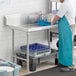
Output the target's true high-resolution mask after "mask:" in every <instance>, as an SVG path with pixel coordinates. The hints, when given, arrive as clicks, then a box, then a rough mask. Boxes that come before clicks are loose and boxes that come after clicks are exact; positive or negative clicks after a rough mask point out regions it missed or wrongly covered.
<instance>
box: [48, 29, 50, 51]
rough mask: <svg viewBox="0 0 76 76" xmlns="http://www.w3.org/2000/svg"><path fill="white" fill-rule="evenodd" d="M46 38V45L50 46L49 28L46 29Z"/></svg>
mask: <svg viewBox="0 0 76 76" xmlns="http://www.w3.org/2000/svg"><path fill="white" fill-rule="evenodd" d="M47 40H48V45H49V47H50V29H47ZM50 49H51V47H50ZM50 51H51V50H50Z"/></svg>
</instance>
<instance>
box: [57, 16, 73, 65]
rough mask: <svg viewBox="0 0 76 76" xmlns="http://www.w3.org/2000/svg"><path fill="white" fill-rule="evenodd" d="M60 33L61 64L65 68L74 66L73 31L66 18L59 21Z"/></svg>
mask: <svg viewBox="0 0 76 76" xmlns="http://www.w3.org/2000/svg"><path fill="white" fill-rule="evenodd" d="M58 32H59V55H58V56H59V60H58V61H59V63H61V64H62V65H64V66H71V65H72V31H71V28H70V25H69V23H68V21H67V19H66V17H65V16H64V17H63V18H60V19H59V21H58Z"/></svg>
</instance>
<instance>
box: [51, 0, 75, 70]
mask: <svg viewBox="0 0 76 76" xmlns="http://www.w3.org/2000/svg"><path fill="white" fill-rule="evenodd" d="M60 2H61V6H60V8H59V10H58V12H57V14H56V16H55V17H54V19H53V21H52V25H54V23H55V22H56V21H58V32H59V56H58V62H59V64H61V65H62V66H63V67H61V71H73V70H74V69H73V68H74V67H73V48H72V45H73V38H74V33H75V10H74V6H73V5H72V4H73V3H72V2H70V0H60Z"/></svg>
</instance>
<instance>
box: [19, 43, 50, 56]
mask: <svg viewBox="0 0 76 76" xmlns="http://www.w3.org/2000/svg"><path fill="white" fill-rule="evenodd" d="M20 49H21V51H20V53H21V54H26V53H27V45H23V46H21V47H20ZM50 54H51V49H50V47H49V46H47V45H44V44H40V43H33V44H30V45H29V55H30V56H32V57H42V56H47V55H50Z"/></svg>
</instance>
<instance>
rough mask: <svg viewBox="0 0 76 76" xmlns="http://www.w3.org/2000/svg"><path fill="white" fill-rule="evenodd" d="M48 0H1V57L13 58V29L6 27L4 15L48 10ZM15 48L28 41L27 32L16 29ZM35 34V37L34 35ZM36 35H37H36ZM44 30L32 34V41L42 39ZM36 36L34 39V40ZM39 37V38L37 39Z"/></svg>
mask: <svg viewBox="0 0 76 76" xmlns="http://www.w3.org/2000/svg"><path fill="white" fill-rule="evenodd" d="M47 5H48V1H47V0H0V58H2V59H8V60H11V56H12V50H11V48H12V40H11V39H12V31H11V29H8V28H6V27H4V25H3V16H4V15H9V14H17V13H19V14H21V13H25V14H28V13H33V12H39V11H42V12H43V13H46V12H47V11H48V6H47ZM15 32H16V33H15V49H19V46H20V45H22V44H23V45H24V43H26V38H25V37H26V33H24V32H20V31H15ZM32 36H33V37H32ZM34 36H35V37H34ZM44 37H45V36H44V32H41V31H40V32H37V33H36V32H35V33H34V34H32V35H31V36H30V38H31V41H34V40H35V42H36V41H37V40H38V41H42V40H43V39H44ZM33 38H34V40H32V39H33ZM36 39H37V40H36Z"/></svg>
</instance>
